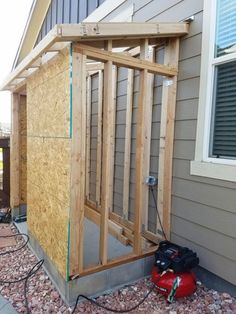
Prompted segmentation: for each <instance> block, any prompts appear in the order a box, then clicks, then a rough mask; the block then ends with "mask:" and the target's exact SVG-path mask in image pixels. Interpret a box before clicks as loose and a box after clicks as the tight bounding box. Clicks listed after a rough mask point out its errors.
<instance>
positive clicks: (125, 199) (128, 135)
mask: <svg viewBox="0 0 236 314" xmlns="http://www.w3.org/2000/svg"><path fill="white" fill-rule="evenodd" d="M133 85H134V70H132V69H129V70H128V81H127V102H126V122H125V153H124V182H123V217H124V219H126V220H128V210H129V185H130V152H131V130H132V110H133Z"/></svg>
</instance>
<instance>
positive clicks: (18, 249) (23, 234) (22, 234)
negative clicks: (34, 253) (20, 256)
mask: <svg viewBox="0 0 236 314" xmlns="http://www.w3.org/2000/svg"><path fill="white" fill-rule="evenodd" d="M17 236H24V237H26V241H25V242H24V244H23V245H22V246H20V247H19V248H17V249H15V250H10V251H6V252H2V253H0V256H3V255H7V254H11V253H15V252H17V251H20V250H22V249H23V248H24V247H25V246H26V245H27V244H28V242H29V236H28V235H27V234H25V233H16V234H13V235H8V236H0V238H13V237H17Z"/></svg>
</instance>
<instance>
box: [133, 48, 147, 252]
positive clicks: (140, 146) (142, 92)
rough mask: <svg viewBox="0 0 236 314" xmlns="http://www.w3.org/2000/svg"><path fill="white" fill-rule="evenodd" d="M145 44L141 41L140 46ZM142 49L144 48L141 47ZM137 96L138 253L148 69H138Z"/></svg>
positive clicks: (139, 246)
mask: <svg viewBox="0 0 236 314" xmlns="http://www.w3.org/2000/svg"><path fill="white" fill-rule="evenodd" d="M144 45H145V42H143V44H142V46H144ZM142 49H144V48H142ZM139 80H140V82H139V98H138V113H137V115H138V117H137V126H138V127H137V133H136V159H135V172H136V179H135V212H134V253H135V254H137V255H139V254H141V251H142V246H141V231H142V216H143V215H142V211H143V202H144V200H143V196H144V190H145V189H146V187H145V178H144V175H143V165H144V163H145V158H146V156H145V150H144V149H145V122H146V119H145V110H146V109H145V107H146V101H147V99H146V97H147V92H146V91H147V88H148V86H147V84H148V71H147V70H146V69H145V70H142V71H140V77H139Z"/></svg>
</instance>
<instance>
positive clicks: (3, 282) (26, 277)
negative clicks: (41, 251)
mask: <svg viewBox="0 0 236 314" xmlns="http://www.w3.org/2000/svg"><path fill="white" fill-rule="evenodd" d="M19 235H21V236H25V237H26V241H25V242H24V244H23V245H22V246H21V247H19V248H17V249H15V250H10V251H6V252H3V253H0V256H2V255H6V254H12V253H15V252H18V251H19V250H22V249H23V248H24V247H25V246H26V245H27V244H28V242H29V236H28V235H27V234H25V233H16V234H13V235H9V236H0V238H11V237H16V236H19ZM43 263H44V260H43V259H41V260H39V261H38V262H37V263H36V264H35V265H34V266H33V267H31V269H30V270H29V272H28V273H27V274H26V275H25V276H24V277H22V278H19V279H15V280H3V279H1V278H0V284H14V283H19V282H22V281H25V282H24V298H25V307H26V309H27V314H30V309H29V303H28V297H27V288H28V286H27V284H28V280H29V279H30V277H32V276H33V275H35V274H36V273H37V271H38V270H39V269H40V268H41V267H42V265H43Z"/></svg>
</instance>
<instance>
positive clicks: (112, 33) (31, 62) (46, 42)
mask: <svg viewBox="0 0 236 314" xmlns="http://www.w3.org/2000/svg"><path fill="white" fill-rule="evenodd" d="M188 28H189V26H188V23H112V22H109V23H81V24H60V25H56V26H55V27H54V28H53V29H52V30H51V31H50V32H49V33H48V34H47V36H46V37H44V39H43V40H42V41H41V42H40V43H39V44H38V45H37V46H36V47H35V48H34V49H33V50H32V51H31V52H30V53H29V54H28V55H27V56H26V57H25V58H24V59H23V60H22V61H21V63H20V64H19V65H18V66H17V67H16V68H15V69H14V70H13V71H12V72H11V73H10V74H9V76H8V77H7V78H6V80H5V82H4V83H3V84H2V86H1V87H0V89H1V90H10V91H15V90H16V89H18V88H20V87H21V86H23V85H24V84H25V83H26V80H27V78H28V77H29V76H30V75H32V73H34V72H35V71H37V70H38V68H40V66H41V65H42V64H43V63H42V59H43V57H44V59H46V60H47V58H45V55H47V54H52V53H57V52H58V51H60V50H61V49H63V48H64V47H65V46H66V45H68V43H70V42H77V43H81V44H82V43H83V44H84V43H86V44H87V45H91V46H94V47H98V48H103V47H104V42H105V41H107V40H109V39H112V41H113V47H136V46H138V45H139V44H140V40H141V39H144V38H148V39H149V43H150V44H153V45H154V44H155V43H157V39H159V38H168V37H179V36H183V35H186V34H187V33H188Z"/></svg>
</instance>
